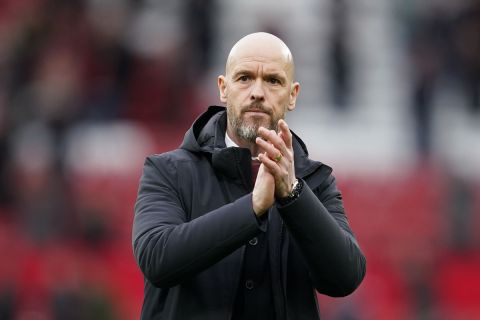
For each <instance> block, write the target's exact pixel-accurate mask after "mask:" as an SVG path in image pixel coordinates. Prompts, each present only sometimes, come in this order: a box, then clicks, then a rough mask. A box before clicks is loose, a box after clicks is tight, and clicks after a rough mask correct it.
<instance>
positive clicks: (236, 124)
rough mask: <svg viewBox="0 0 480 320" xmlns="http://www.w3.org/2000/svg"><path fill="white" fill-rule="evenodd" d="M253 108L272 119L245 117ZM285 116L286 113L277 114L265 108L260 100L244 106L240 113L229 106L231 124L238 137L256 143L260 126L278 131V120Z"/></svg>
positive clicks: (228, 114) (228, 116) (228, 113)
mask: <svg viewBox="0 0 480 320" xmlns="http://www.w3.org/2000/svg"><path fill="white" fill-rule="evenodd" d="M252 109H254V110H259V111H262V112H264V113H265V114H267V115H268V116H269V118H270V120H266V119H265V118H264V117H261V118H260V117H252V118H250V119H248V118H245V113H246V112H248V111H249V110H252ZM283 117H284V114H282V115H277V116H276V115H275V114H274V113H273V111H272V110H269V109H267V108H265V107H264V106H263V105H262V104H261V103H258V102H253V103H252V104H250V105H249V106H248V107H245V108H243V109H242V110H240V113H239V114H238V115H237V114H236V113H235V110H234V107H231V106H228V107H227V118H228V122H229V125H230V126H231V127H232V129H233V131H234V132H235V133H236V135H237V137H239V138H241V139H243V140H245V141H248V142H251V143H255V139H256V138H257V136H258V135H257V131H258V129H259V128H260V127H264V128H267V129H269V130H275V131H277V127H278V125H277V124H278V120H280V119H283Z"/></svg>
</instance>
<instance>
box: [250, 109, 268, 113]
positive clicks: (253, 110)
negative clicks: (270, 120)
mask: <svg viewBox="0 0 480 320" xmlns="http://www.w3.org/2000/svg"><path fill="white" fill-rule="evenodd" d="M245 113H253V114H268V113H266V112H265V111H262V110H258V109H250V110H246V111H245Z"/></svg>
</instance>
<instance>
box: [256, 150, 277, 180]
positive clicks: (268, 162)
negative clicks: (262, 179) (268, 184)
mask: <svg viewBox="0 0 480 320" xmlns="http://www.w3.org/2000/svg"><path fill="white" fill-rule="evenodd" d="M258 160H260V162H262V164H263V165H264V166H265V169H266V170H267V171H269V172H270V173H271V174H272V175H273V176H274V177H275V180H277V179H278V177H279V176H280V174H281V169H280V167H279V166H278V164H277V163H276V162H275V161H274V160H272V159H270V157H269V156H268V155H266V154H265V153H260V154H259V155H258Z"/></svg>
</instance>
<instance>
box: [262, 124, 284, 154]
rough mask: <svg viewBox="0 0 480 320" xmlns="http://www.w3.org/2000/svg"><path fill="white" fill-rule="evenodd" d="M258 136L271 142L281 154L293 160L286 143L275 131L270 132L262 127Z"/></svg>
mask: <svg viewBox="0 0 480 320" xmlns="http://www.w3.org/2000/svg"><path fill="white" fill-rule="evenodd" d="M257 133H258V136H259V137H261V138H262V139H264V140H266V141H268V142H270V143H271V144H273V146H274V147H275V148H277V149H278V150H280V152H281V153H282V154H283V155H284V156H286V157H287V158H288V159H289V160H291V159H290V158H291V156H290V152H289V151H288V150H289V149H288V148H287V146H286V145H285V141H283V139H282V138H280V137H279V136H278V134H277V133H276V132H275V131H273V130H268V129H266V128H264V127H260V128H259V129H258V131H257Z"/></svg>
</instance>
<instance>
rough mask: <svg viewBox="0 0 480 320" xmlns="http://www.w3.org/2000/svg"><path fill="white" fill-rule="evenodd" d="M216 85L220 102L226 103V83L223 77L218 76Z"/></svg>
mask: <svg viewBox="0 0 480 320" xmlns="http://www.w3.org/2000/svg"><path fill="white" fill-rule="evenodd" d="M217 85H218V92H219V93H220V101H222V102H223V103H227V81H226V79H225V76H223V75H221V76H218V80H217Z"/></svg>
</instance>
